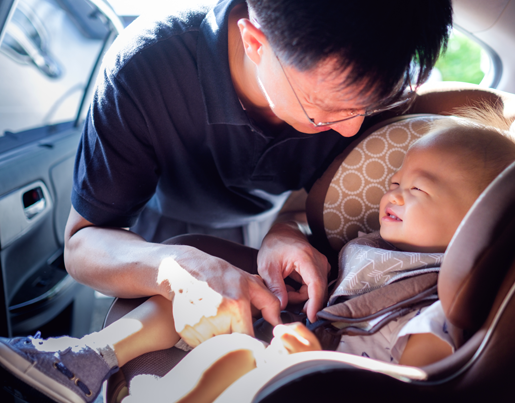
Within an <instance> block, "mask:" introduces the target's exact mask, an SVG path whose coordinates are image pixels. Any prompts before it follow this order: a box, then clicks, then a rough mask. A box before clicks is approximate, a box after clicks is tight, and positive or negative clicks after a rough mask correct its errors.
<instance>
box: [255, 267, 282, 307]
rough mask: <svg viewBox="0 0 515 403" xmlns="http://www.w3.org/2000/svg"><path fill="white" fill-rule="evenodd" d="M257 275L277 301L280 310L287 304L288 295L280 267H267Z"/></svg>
mask: <svg viewBox="0 0 515 403" xmlns="http://www.w3.org/2000/svg"><path fill="white" fill-rule="evenodd" d="M259 275H260V276H261V278H262V279H263V281H264V282H265V284H266V286H267V287H268V289H269V290H270V291H271V292H272V293H273V294H274V295H275V296H276V297H277V298H278V299H279V302H280V304H281V306H280V307H281V309H284V308H286V305H287V304H288V293H287V291H286V285H285V284H284V280H283V276H282V270H281V268H280V267H277V268H274V267H271V266H269V267H268V268H267V269H263V270H259Z"/></svg>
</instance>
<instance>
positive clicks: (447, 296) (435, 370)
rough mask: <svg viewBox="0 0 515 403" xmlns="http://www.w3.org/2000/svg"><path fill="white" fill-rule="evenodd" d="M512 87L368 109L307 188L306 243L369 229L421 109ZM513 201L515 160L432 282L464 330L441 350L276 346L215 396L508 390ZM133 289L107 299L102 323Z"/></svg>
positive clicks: (147, 361)
mask: <svg viewBox="0 0 515 403" xmlns="http://www.w3.org/2000/svg"><path fill="white" fill-rule="evenodd" d="M513 98H514V97H513V96H512V95H510V94H506V93H501V92H497V91H491V90H483V89H480V88H478V87H475V86H470V87H467V88H463V86H461V87H460V89H457V88H455V87H447V88H446V87H445V86H444V87H443V88H440V89H438V90H431V91H428V92H425V93H424V92H421V93H420V95H419V96H418V98H417V100H416V102H415V104H414V105H413V106H412V108H411V110H410V111H409V113H408V114H407V115H402V116H393V114H390V115H389V116H386V115H383V116H381V117H377V118H375V120H374V121H369V122H368V123H367V126H366V127H364V129H363V130H362V131H361V132H360V133H359V134H358V136H357V137H356V140H355V141H354V142H353V143H352V145H351V146H349V147H348V148H347V149H346V150H345V151H344V153H342V154H341V155H340V156H339V157H337V158H336V159H335V161H334V162H333V164H331V166H330V167H329V168H328V169H327V171H326V172H325V173H324V175H323V176H322V177H321V178H320V179H319V180H318V181H317V182H316V183H315V185H314V186H313V188H312V189H311V191H310V193H309V197H308V201H307V213H308V221H309V224H310V227H311V229H312V231H313V239H314V241H315V244H316V245H317V247H318V248H319V249H320V250H323V251H324V253H326V254H327V255H328V256H329V258H330V260H331V259H333V258H334V256H335V255H336V254H337V251H338V250H339V249H340V248H341V246H342V245H343V244H344V243H345V242H347V241H348V240H350V239H352V238H354V237H355V236H356V235H357V231H358V230H361V231H365V232H370V231H372V230H375V229H378V205H379V199H380V197H381V195H382V194H383V193H384V191H385V190H386V189H387V188H388V186H387V184H388V181H389V178H390V177H391V175H392V174H393V172H394V171H395V170H397V169H398V167H399V166H400V164H401V162H402V159H403V157H404V154H405V152H406V150H407V148H408V147H409V145H410V144H411V143H412V142H413V141H415V140H416V139H417V138H419V137H420V136H422V135H423V134H425V132H426V131H427V129H428V128H429V125H430V123H431V122H432V121H434V120H435V119H445V118H446V117H445V116H444V115H449V114H451V112H452V108H453V107H455V106H461V105H464V104H469V103H471V102H474V101H476V100H483V101H485V100H486V101H487V102H490V103H492V104H494V105H498V106H499V107H503V108H504V111H505V114H507V115H510V114H511V112H510V109H509V108H510V107H513V106H514V105H513ZM423 112H425V113H423ZM513 115H515V113H513ZM513 207H515V165H512V166H510V167H509V168H508V169H506V171H505V172H503V173H502V174H501V175H500V176H499V177H498V178H497V179H496V180H495V181H494V182H493V183H492V184H491V185H490V186H489V187H488V189H487V190H486V191H485V192H484V193H483V195H482V196H481V197H480V198H479V199H478V201H477V202H476V203H475V205H474V206H473V208H472V209H471V211H470V212H469V214H468V215H467V217H466V218H465V220H464V222H463V223H462V225H461V226H460V228H459V229H458V231H457V233H456V235H455V237H454V238H453V241H452V242H451V245H450V246H449V248H448V251H447V253H446V257H445V259H444V263H443V265H442V268H441V274H440V280H439V285H438V292H439V296H440V299H441V301H442V305H443V307H444V309H445V312H446V315H447V316H448V319H449V321H450V322H451V323H452V324H453V325H455V326H457V327H459V328H461V329H464V330H465V331H466V334H467V338H466V341H465V342H464V344H463V345H462V346H460V347H459V349H458V350H457V351H456V353H455V354H453V355H452V356H450V357H447V358H446V359H444V360H442V361H440V362H437V363H435V364H432V365H430V366H426V367H424V368H421V369H418V368H411V367H406V366H400V365H392V364H387V363H381V362H378V361H375V360H371V359H367V358H363V357H355V356H349V355H346V354H342V353H334V352H328V351H322V352H312V353H302V354H295V355H292V356H289V357H286V358H285V360H284V367H283V368H277V370H276V371H267V373H266V374H262V373H261V374H260V373H259V372H257V371H256V372H255V373H253V374H248V376H244V377H243V378H241V379H240V380H239V381H237V382H235V383H234V384H233V385H232V386H231V387H229V388H228V389H227V390H226V392H224V393H223V394H222V395H221V396H220V397H219V399H217V401H220V402H222V401H225V402H234V401H238V402H244V401H256V402H258V401H259V402H275V401H277V402H279V401H293V400H294V399H298V400H299V401H301V402H302V401H315V400H316V401H324V402H325V401H336V400H343V399H349V398H351V399H353V398H356V399H357V398H359V399H361V400H372V399H376V398H383V399H384V398H385V396H395V400H397V401H404V400H412V399H417V400H433V399H434V398H437V397H439V398H442V397H444V396H446V397H449V398H451V397H452V398H460V399H462V398H465V397H467V398H468V399H471V400H476V398H478V397H479V396H485V397H488V398H493V396H497V397H498V398H502V397H504V396H505V394H506V393H509V391H510V384H509V379H510V377H511V373H513V370H514V369H515V349H514V348H512V347H511V338H513V337H514V336H515V324H513V320H511V317H512V315H514V314H515V298H513V293H514V292H515V284H514V282H515V264H514V257H515V249H514V248H513V247H512V246H511V240H512V239H515V209H514V208H513ZM189 239H193V241H195V242H196V241H200V243H201V244H203V245H205V248H207V251H212V252H213V254H216V255H220V253H221V252H220V249H219V248H217V246H216V245H214V246H213V245H210V243H211V242H212V241H211V240H209V239H202V238H195V237H193V238H191V237H190V238H189ZM215 243H216V241H215ZM201 247H202V249H204V246H202V245H201ZM231 248H232V247H231ZM239 248H245V247H242V246H239V245H235V246H234V250H229V251H224V253H227V255H224V256H222V257H224V258H226V259H227V260H229V261H231V259H239V257H238V256H240V255H246V253H247V252H248V251H244V250H240V249H239ZM247 256H249V255H247ZM246 259H247V260H246V261H245V262H240V264H255V262H253V261H252V257H251V258H250V260H249V258H248V257H247V258H246ZM254 260H255V259H254ZM143 300H144V299H139V300H120V299H119V300H116V301H115V303H114V304H113V306H112V308H111V310H110V311H109V313H108V315H107V317H106V325H107V324H109V323H111V322H112V321H113V320H115V319H117V318H119V317H120V316H122V315H123V314H125V313H126V312H127V311H129V310H130V309H133V308H134V307H135V306H137V305H138V304H139V303H141V302H142V301H143ZM175 350H177V349H170V351H166V352H157V353H151V354H149V355H146V356H143V357H139V358H138V359H136V360H138V362H137V363H136V364H137V365H136V366H137V367H138V371H139V372H138V371H136V373H154V374H157V375H160V374H164V373H165V372H167V369H166V368H168V369H169V368H171V367H172V366H173V365H174V363H176V362H177V361H178V360H179V359H181V358H182V357H183V356H184V355H185V353H183V352H182V351H179V350H177V351H175ZM129 364H133V363H132V362H131V363H129ZM129 364H128V365H129ZM165 364H166V365H165ZM129 372H130V371H129ZM132 373H135V372H134V371H132ZM123 374H124V371H119V372H118V373H117V374H115V375H114V376H113V377H111V379H110V380H109V382H108V383H107V390H106V401H108V402H112V401H117V400H119V398H120V397H121V396H123V393H124V392H123V388H124V385H125V380H124V379H123V377H124V375H123ZM346 385H348V386H346ZM372 385H373V387H371V386H372Z"/></svg>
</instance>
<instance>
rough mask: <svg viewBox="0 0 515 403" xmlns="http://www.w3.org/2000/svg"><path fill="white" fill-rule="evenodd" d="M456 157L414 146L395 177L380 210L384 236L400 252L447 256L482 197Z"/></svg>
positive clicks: (461, 160)
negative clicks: (460, 228) (458, 229)
mask: <svg viewBox="0 0 515 403" xmlns="http://www.w3.org/2000/svg"><path fill="white" fill-rule="evenodd" d="M467 166H468V164H466V163H465V162H464V160H463V157H461V156H459V155H458V154H457V153H453V152H449V151H444V150H442V149H441V148H435V147H434V146H427V145H425V146H420V147H417V146H415V147H414V148H412V149H410V150H409V151H408V153H407V154H406V158H405V159H404V163H403V165H402V167H401V169H400V170H399V171H398V172H397V173H396V174H394V175H393V177H392V179H391V185H390V190H389V191H388V192H386V194H385V195H384V196H383V197H382V199H381V203H380V207H379V220H380V225H381V236H382V237H383V239H385V240H387V241H389V242H390V243H392V244H394V245H395V246H397V247H398V248H399V249H401V250H405V251H413V252H444V251H445V249H446V248H447V246H448V245H449V242H450V241H451V238H452V236H453V235H454V232H455V231H456V229H457V228H458V225H459V224H460V222H461V220H462V219H463V217H464V216H465V214H466V213H467V211H468V210H469V208H470V207H471V206H472V204H473V203H474V201H475V200H476V198H477V197H478V196H479V193H478V190H477V186H475V182H474V178H473V176H472V175H471V174H470V170H468V169H466V167H467Z"/></svg>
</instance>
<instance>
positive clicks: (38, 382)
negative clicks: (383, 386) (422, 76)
mask: <svg viewBox="0 0 515 403" xmlns="http://www.w3.org/2000/svg"><path fill="white" fill-rule="evenodd" d="M509 128H510V126H509V122H506V121H504V120H503V119H502V117H499V115H497V114H496V113H494V112H493V111H492V110H488V109H485V108H483V107H482V108H481V109H477V110H475V109H472V110H469V111H468V112H467V116H466V118H455V119H445V120H442V121H438V122H437V123H436V124H435V125H434V126H433V127H432V129H431V131H430V133H428V134H427V135H425V136H424V137H423V138H421V139H420V140H418V141H417V142H416V143H415V144H414V145H413V146H412V147H411V148H410V150H409V151H408V153H407V154H406V157H405V160H404V163H403V165H402V167H401V168H400V170H399V171H398V172H397V173H396V174H395V175H393V177H392V179H391V185H390V189H389V190H388V191H387V192H386V194H385V195H384V196H383V198H382V199H381V203H380V224H381V229H380V236H381V238H382V239H383V240H384V241H386V242H388V243H389V244H390V245H392V247H393V248H396V249H397V250H401V251H408V252H422V253H432V254H435V253H444V252H445V250H446V248H447V246H448V245H449V243H450V241H451V239H452V237H453V235H454V233H455V232H456V230H457V228H458V226H459V225H460V222H461V221H462V219H463V218H464V216H465V215H466V213H467V211H468V210H469V209H470V207H471V206H472V204H473V203H474V201H475V200H476V199H477V197H478V196H479V195H480V194H481V192H482V191H483V190H484V189H485V188H486V187H487V186H488V184H489V183H490V182H491V181H492V180H493V179H495V177H496V176H497V175H498V174H499V173H500V172H502V171H503V169H505V168H506V167H507V166H508V165H509V164H510V163H512V162H513V161H515V143H514V142H513V141H512V139H511V138H510V137H509V134H508V131H509ZM425 312H431V314H429V315H425ZM410 315H411V316H408V317H407V318H400V319H399V320H398V321H397V322H396V325H395V326H396V328H395V329H393V330H391V331H390V339H389V341H388V343H390V344H389V345H388V346H387V347H386V348H388V349H396V351H397V357H396V359H395V360H394V362H399V363H400V364H405V365H411V366H423V365H427V364H430V363H433V362H436V361H438V360H440V359H442V358H444V357H446V356H448V355H450V354H451V353H452V352H453V350H454V347H455V346H454V344H453V340H452V339H450V338H448V337H447V338H446V337H443V336H442V335H440V334H435V333H433V332H431V331H425V330H424V329H430V328H431V325H430V324H429V325H426V326H424V322H428V321H429V322H430V321H435V320H436V321H439V323H441V321H444V320H445V317H444V316H443V312H442V311H441V307H439V304H438V303H435V304H433V305H431V306H430V307H428V308H427V309H426V310H425V311H424V312H422V314H420V315H417V316H415V313H412V314H410ZM414 321H417V322H418V324H419V325H421V326H413V323H414ZM406 329H419V330H406ZM420 329H422V330H420ZM274 335H275V338H274V339H273V340H272V343H271V345H270V346H269V347H268V348H267V350H266V351H265V350H264V347H263V346H262V344H261V343H259V342H257V341H256V340H255V339H252V338H250V337H249V336H245V335H238V334H233V335H227V336H217V337H214V338H212V339H210V340H208V341H206V342H205V343H202V344H201V345H200V346H199V347H197V348H195V349H194V350H193V351H192V352H190V353H189V355H188V356H187V357H186V358H184V359H183V360H182V361H181V362H180V363H179V364H178V365H177V366H176V367H175V368H173V369H172V370H171V371H170V372H169V373H168V374H166V375H165V377H164V378H162V382H161V381H160V382H157V383H155V382H154V383H153V384H152V386H147V387H146V389H145V388H142V389H140V390H139V392H138V390H137V389H138V388H136V390H135V391H134V392H132V391H131V393H134V395H131V396H129V397H127V398H126V401H142V400H141V399H142V398H143V400H145V401H146V400H149V399H146V398H147V397H148V394H147V393H150V392H151V391H153V392H156V391H158V390H159V389H160V388H163V390H162V391H159V393H158V395H160V396H163V397H164V400H166V401H181V402H211V401H213V400H214V399H216V398H217V396H219V395H220V394H221V393H222V392H223V391H224V389H226V388H227V387H228V386H229V385H231V384H232V383H233V382H234V381H236V380H237V379H238V378H240V377H241V376H242V375H244V374H246V373H248V372H249V371H252V370H253V369H254V368H256V365H258V366H261V365H264V366H266V365H267V362H268V363H269V362H272V361H273V360H274V359H277V358H274V357H277V356H280V355H281V353H283V354H284V353H289V354H291V353H297V352H303V351H313V350H319V349H321V347H320V343H319V342H318V340H317V338H316V337H315V336H314V334H313V333H311V332H310V331H309V330H308V329H307V328H306V327H305V326H304V325H302V324H300V323H294V324H290V325H279V326H277V327H276V328H275V329H274ZM367 338H370V339H367ZM365 339H367V340H370V341H368V342H367V341H366V340H365ZM179 340H180V336H179V334H178V333H177V332H176V331H175V326H174V320H173V312H172V305H171V304H170V302H169V301H168V300H166V299H164V298H163V297H159V296H156V297H152V298H150V299H149V300H147V301H146V302H145V303H143V304H142V305H140V306H139V307H138V308H136V309H135V310H134V311H132V312H130V313H129V314H127V315H126V316H125V317H123V318H122V319H120V320H118V321H116V322H114V323H113V324H112V325H110V326H108V327H107V328H105V329H103V330H101V331H100V332H98V333H94V334H92V335H88V336H85V337H84V338H82V339H80V340H77V339H72V338H59V339H48V340H42V339H40V338H39V334H38V335H36V336H35V337H28V338H14V339H0V364H1V367H0V369H1V370H2V375H1V376H0V378H3V379H4V382H8V383H9V384H13V385H14V384H16V383H20V381H21V382H23V383H25V384H27V385H30V386H32V387H33V388H35V389H37V390H38V391H40V392H42V393H43V394H45V395H47V396H49V397H51V398H53V399H55V400H57V401H61V402H64V401H77V402H79V401H86V402H91V401H94V400H95V398H96V396H97V395H98V393H99V391H100V388H101V385H102V382H103V381H104V379H106V378H107V377H108V376H109V375H110V374H111V373H113V372H115V371H116V370H118V368H119V367H121V366H123V365H124V364H125V363H127V362H128V361H130V360H132V359H134V358H135V357H138V356H140V355H142V354H144V353H147V352H151V351H157V350H161V349H167V348H170V347H172V346H174V345H175V344H176V343H177V342H178V341H179ZM353 340H354V341H358V343H361V344H362V343H368V344H369V345H370V344H375V343H376V341H374V339H373V336H363V337H356V336H344V337H343V338H342V343H340V346H342V345H343V346H344V347H343V348H339V350H341V351H347V352H349V351H350V352H358V353H359V351H361V350H360V349H361V348H362V347H361V344H360V345H359V347H358V348H353V347H352V344H353ZM400 341H401V342H400ZM346 346H351V347H348V348H347V347H346ZM373 350H374V349H373V348H372V349H371V350H370V351H373ZM360 355H361V354H360ZM367 355H368V356H370V357H372V358H378V359H383V358H382V357H374V354H367ZM384 360H386V361H390V359H387V358H384ZM256 363H257V364H256ZM158 384H159V385H160V386H159V387H158V386H157V385H158ZM133 388H134V385H133ZM34 393H37V392H34ZM137 393H141V396H138V395H137ZM152 401H155V400H154V399H153V400H152Z"/></svg>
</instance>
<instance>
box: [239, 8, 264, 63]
mask: <svg viewBox="0 0 515 403" xmlns="http://www.w3.org/2000/svg"><path fill="white" fill-rule="evenodd" d="M238 28H239V29H240V35H241V41H242V43H243V49H245V54H246V55H247V56H248V58H249V59H250V60H252V62H254V64H256V65H258V64H259V63H260V62H261V58H262V57H263V51H264V47H266V46H268V41H267V39H266V36H265V34H264V33H263V31H261V29H259V28H258V27H256V26H255V25H254V24H253V23H252V22H251V21H250V20H249V19H247V18H242V19H240V20H238Z"/></svg>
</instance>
